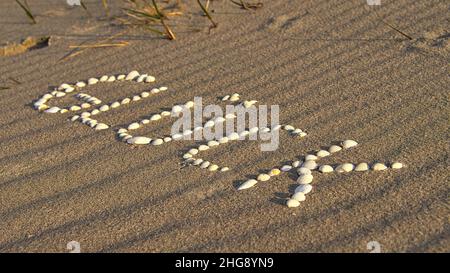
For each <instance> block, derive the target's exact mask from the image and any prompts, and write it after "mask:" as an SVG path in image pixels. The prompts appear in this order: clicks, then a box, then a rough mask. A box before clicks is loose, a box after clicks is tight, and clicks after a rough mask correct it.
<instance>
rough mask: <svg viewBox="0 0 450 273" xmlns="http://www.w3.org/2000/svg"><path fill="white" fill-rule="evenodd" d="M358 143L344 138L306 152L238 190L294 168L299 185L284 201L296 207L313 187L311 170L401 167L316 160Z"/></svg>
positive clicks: (362, 170) (330, 170)
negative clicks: (334, 143) (288, 163)
mask: <svg viewBox="0 0 450 273" xmlns="http://www.w3.org/2000/svg"><path fill="white" fill-rule="evenodd" d="M357 145H358V143H357V142H356V141H354V140H345V141H343V142H342V143H341V145H331V146H330V147H328V149H324V150H319V151H317V152H316V153H315V154H308V155H306V156H304V157H303V160H297V161H294V162H292V164H290V165H283V166H281V167H280V168H273V169H271V170H270V171H269V172H268V173H260V174H259V175H257V178H256V179H249V180H247V181H245V182H244V183H243V184H241V185H240V186H239V188H238V190H244V189H248V188H251V187H253V186H255V185H256V184H257V183H258V182H265V181H268V180H269V179H270V178H271V177H273V176H277V175H279V174H280V173H281V172H289V171H292V170H293V169H296V172H297V174H298V178H297V183H298V184H299V186H297V188H296V189H295V191H294V193H293V194H292V196H291V197H290V198H289V199H288V200H287V201H286V205H287V206H288V207H291V208H292V207H298V206H299V205H300V202H303V201H305V200H306V195H307V194H308V193H310V192H311V191H312V189H313V186H312V185H311V183H312V182H313V180H314V176H313V173H312V172H313V171H318V172H321V173H332V172H337V173H348V172H352V171H356V172H364V171H370V170H373V171H384V170H386V169H388V168H391V169H401V168H402V167H403V164H402V163H400V162H394V163H392V164H389V165H386V164H384V163H381V162H376V163H374V164H369V163H366V162H362V163H358V164H353V163H343V164H339V165H337V166H334V167H333V166H332V165H327V164H323V165H320V164H318V163H317V161H318V160H319V159H321V158H324V157H327V156H329V155H331V154H333V153H337V152H339V151H342V150H346V149H350V148H352V147H355V146H357Z"/></svg>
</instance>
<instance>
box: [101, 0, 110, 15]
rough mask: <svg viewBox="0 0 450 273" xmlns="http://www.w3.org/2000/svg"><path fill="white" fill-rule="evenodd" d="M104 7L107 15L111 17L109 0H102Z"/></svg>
mask: <svg viewBox="0 0 450 273" xmlns="http://www.w3.org/2000/svg"><path fill="white" fill-rule="evenodd" d="M102 4H103V9H104V10H105V13H106V17H109V7H108V0H102Z"/></svg>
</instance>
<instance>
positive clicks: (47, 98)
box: [42, 93, 53, 100]
mask: <svg viewBox="0 0 450 273" xmlns="http://www.w3.org/2000/svg"><path fill="white" fill-rule="evenodd" d="M51 98H53V96H52V94H49V93H47V94H45V95H43V96H42V99H44V100H49V99H51Z"/></svg>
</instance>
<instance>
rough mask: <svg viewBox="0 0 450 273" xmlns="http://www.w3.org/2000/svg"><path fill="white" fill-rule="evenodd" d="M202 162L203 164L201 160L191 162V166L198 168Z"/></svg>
mask: <svg viewBox="0 0 450 273" xmlns="http://www.w3.org/2000/svg"><path fill="white" fill-rule="evenodd" d="M202 162H203V159H201V158H197V159H195V160H194V161H193V162H192V165H194V166H198V165H200V164H202Z"/></svg>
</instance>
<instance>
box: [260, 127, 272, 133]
mask: <svg viewBox="0 0 450 273" xmlns="http://www.w3.org/2000/svg"><path fill="white" fill-rule="evenodd" d="M259 132H260V133H268V132H270V128H267V127H264V128H261V129H260V130H259Z"/></svg>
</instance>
